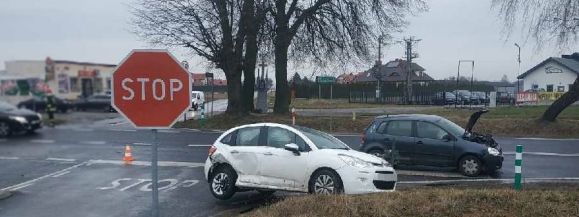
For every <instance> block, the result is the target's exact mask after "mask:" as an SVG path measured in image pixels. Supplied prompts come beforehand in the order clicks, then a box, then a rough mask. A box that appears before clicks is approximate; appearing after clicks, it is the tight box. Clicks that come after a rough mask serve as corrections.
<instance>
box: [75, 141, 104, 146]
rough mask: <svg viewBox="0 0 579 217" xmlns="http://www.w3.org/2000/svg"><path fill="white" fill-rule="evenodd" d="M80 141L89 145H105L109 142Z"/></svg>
mask: <svg viewBox="0 0 579 217" xmlns="http://www.w3.org/2000/svg"><path fill="white" fill-rule="evenodd" d="M80 143H83V144H88V145H104V144H107V142H105V141H81V142H80Z"/></svg>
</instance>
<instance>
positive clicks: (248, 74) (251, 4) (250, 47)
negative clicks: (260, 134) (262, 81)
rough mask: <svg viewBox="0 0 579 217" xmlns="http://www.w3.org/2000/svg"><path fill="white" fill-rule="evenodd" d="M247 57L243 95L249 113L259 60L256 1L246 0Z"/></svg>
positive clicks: (244, 110) (251, 106) (246, 111)
mask: <svg viewBox="0 0 579 217" xmlns="http://www.w3.org/2000/svg"><path fill="white" fill-rule="evenodd" d="M243 4H244V9H245V14H246V19H245V20H244V21H245V24H244V28H245V32H246V35H245V40H246V42H245V46H246V48H245V57H244V59H243V93H242V95H241V100H242V102H241V103H242V106H243V107H242V111H243V112H244V113H248V112H251V111H253V110H254V108H255V107H254V103H253V95H254V91H255V64H256V62H257V51H258V47H257V29H258V25H259V23H258V22H257V21H256V14H255V1H253V0H245V1H244V3H243Z"/></svg>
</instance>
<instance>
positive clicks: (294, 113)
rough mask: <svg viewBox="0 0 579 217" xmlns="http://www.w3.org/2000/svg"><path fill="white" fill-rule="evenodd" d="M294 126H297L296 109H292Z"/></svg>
mask: <svg viewBox="0 0 579 217" xmlns="http://www.w3.org/2000/svg"><path fill="white" fill-rule="evenodd" d="M292 125H296V109H295V108H294V107H292Z"/></svg>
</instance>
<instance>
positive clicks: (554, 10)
mask: <svg viewBox="0 0 579 217" xmlns="http://www.w3.org/2000/svg"><path fill="white" fill-rule="evenodd" d="M493 7H494V8H497V9H498V12H499V15H500V16H501V17H502V18H503V21H504V27H505V29H506V30H507V34H510V33H511V31H512V29H513V27H515V26H516V25H520V26H521V27H522V28H523V29H527V31H528V35H529V36H530V37H532V38H533V39H534V40H535V41H536V44H537V45H538V47H539V48H540V47H541V46H542V45H543V44H544V43H545V42H547V43H549V42H554V43H556V44H557V45H559V48H560V49H561V50H565V49H566V48H568V46H569V45H571V44H572V43H576V42H577V41H578V33H579V0H552V1H544V0H493ZM578 55H579V54H578ZM569 58H574V59H576V60H578V61H579V57H578V56H576V55H575V54H574V55H573V56H569ZM578 99H579V77H577V79H576V80H575V82H574V83H573V85H571V87H570V88H569V91H568V92H567V93H565V94H563V95H562V96H561V97H560V98H559V99H557V100H556V101H555V102H553V104H552V105H551V106H549V108H548V109H547V110H546V111H545V113H544V114H543V116H542V117H541V120H542V121H543V122H553V121H555V119H556V118H557V116H558V115H559V114H560V113H561V112H562V111H563V110H564V109H565V108H567V107H568V106H569V105H571V104H573V103H574V102H576V101H577V100H578Z"/></svg>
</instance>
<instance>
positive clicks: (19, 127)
mask: <svg viewBox="0 0 579 217" xmlns="http://www.w3.org/2000/svg"><path fill="white" fill-rule="evenodd" d="M41 127H42V116H41V115H40V114H38V113H36V112H33V111H30V110H28V109H19V108H17V107H16V106H13V105H11V104H8V103H6V102H2V101H0V138H4V137H8V136H10V135H12V134H13V133H18V132H27V133H33V132H34V131H35V130H37V129H39V128H41Z"/></svg>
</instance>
